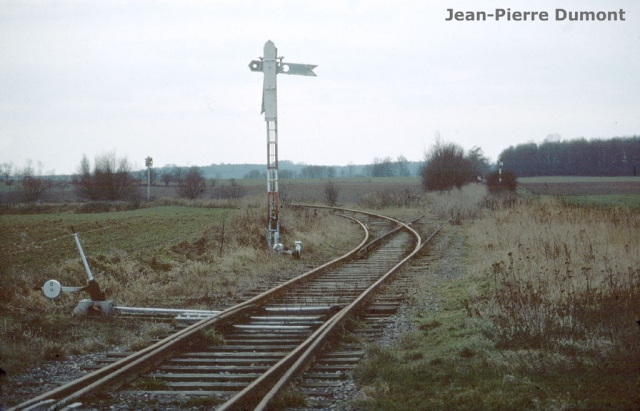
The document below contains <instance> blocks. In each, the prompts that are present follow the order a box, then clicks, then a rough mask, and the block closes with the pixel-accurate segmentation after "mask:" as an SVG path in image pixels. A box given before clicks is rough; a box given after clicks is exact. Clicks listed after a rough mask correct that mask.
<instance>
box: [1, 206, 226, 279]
mask: <svg viewBox="0 0 640 411" xmlns="http://www.w3.org/2000/svg"><path fill="white" fill-rule="evenodd" d="M229 212H230V210H228V209H220V208H197V207H179V206H166V207H150V208H143V209H138V210H131V211H119V212H108V213H91V214H68V213H65V214H35V215H2V216H0V237H2V242H0V255H2V262H1V263H0V264H1V266H0V268H4V269H7V268H9V267H22V268H25V269H35V270H37V269H40V268H42V267H46V266H48V265H51V264H52V263H56V262H61V261H65V260H68V259H73V258H76V259H77V258H79V254H78V249H77V247H76V244H75V240H74V238H73V236H72V234H71V229H70V227H71V226H73V227H74V228H75V230H76V232H77V233H78V234H79V236H80V239H81V241H82V245H83V248H84V251H85V253H87V255H91V254H92V253H103V252H108V251H109V250H111V249H119V250H124V251H127V252H135V251H141V250H144V249H147V248H151V247H161V246H168V245H172V244H177V243H180V242H181V241H183V240H194V239H195V238H197V237H198V236H202V233H203V231H204V229H205V228H206V227H207V226H209V225H213V224H215V223H217V222H218V221H220V219H221V218H223V217H225V216H227V215H228V213H229ZM231 212H232V211H231Z"/></svg>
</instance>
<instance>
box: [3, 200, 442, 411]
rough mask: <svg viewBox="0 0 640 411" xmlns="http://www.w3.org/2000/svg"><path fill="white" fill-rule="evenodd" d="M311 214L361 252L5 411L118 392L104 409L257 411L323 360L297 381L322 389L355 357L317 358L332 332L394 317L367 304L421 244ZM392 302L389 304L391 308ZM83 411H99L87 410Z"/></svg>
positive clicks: (368, 221)
mask: <svg viewBox="0 0 640 411" xmlns="http://www.w3.org/2000/svg"><path fill="white" fill-rule="evenodd" d="M318 208H322V209H325V210H327V211H330V212H339V213H341V215H343V216H345V217H346V218H350V219H351V220H353V221H355V222H356V223H357V224H360V226H361V227H362V229H363V232H364V239H363V241H362V242H361V244H359V245H358V247H356V248H355V249H353V250H351V251H349V252H348V253H346V254H345V255H344V256H342V257H340V258H339V259H336V260H333V261H331V262H329V263H327V264H325V265H323V266H321V267H318V268H316V269H314V270H311V271H309V272H307V273H305V274H303V275H301V276H299V277H296V278H294V279H292V280H289V281H286V282H284V283H283V284H280V285H277V286H276V287H273V288H271V289H269V290H266V291H264V292H261V293H259V294H258V295H256V296H254V297H252V298H249V299H248V300H247V301H244V302H242V303H240V304H237V305H235V306H233V307H230V308H227V309H225V310H223V311H221V312H220V313H219V314H216V315H213V316H211V317H209V318H206V319H204V320H200V321H197V322H195V323H194V324H191V325H188V326H185V327H184V328H183V329H181V330H179V331H177V332H176V333H174V334H173V335H171V336H169V337H167V338H165V339H163V340H161V341H158V342H157V343H155V344H153V345H151V346H150V347H147V348H145V349H143V350H141V351H138V352H135V353H118V354H112V355H109V356H107V357H106V358H105V359H104V361H103V363H104V366H102V367H101V368H99V369H97V370H95V371H94V372H92V373H90V374H88V375H86V376H84V377H82V378H80V379H78V380H75V381H73V382H71V383H68V384H65V385H63V386H61V387H58V388H56V389H54V390H52V391H50V392H47V393H44V394H42V395H40V396H38V397H36V398H34V399H32V400H30V401H27V402H24V403H22V404H19V405H17V406H15V407H13V408H10V409H9V410H10V411H11V410H15V411H18V410H35V409H43V410H44V409H46V410H70V409H87V408H85V407H87V406H88V405H87V404H84V405H83V404H82V402H81V401H83V402H85V403H87V400H86V398H87V396H88V395H90V394H92V393H96V392H105V391H107V390H115V389H116V388H120V390H119V391H117V394H113V395H112V396H111V397H112V399H111V401H110V404H113V401H114V400H113V398H116V400H115V401H116V402H117V401H119V400H120V401H123V402H128V401H130V400H131V399H132V398H134V399H135V398H138V399H139V398H145V396H146V395H153V396H162V395H170V396H182V397H184V396H189V397H192V396H207V397H209V398H215V399H216V401H218V407H217V409H219V410H233V409H256V410H258V409H265V408H266V407H267V406H268V404H269V403H270V402H271V401H273V399H274V397H275V396H276V395H277V393H278V391H279V390H281V389H282V388H283V387H284V386H286V385H287V384H288V383H289V382H290V381H291V380H292V378H294V377H295V376H297V375H301V374H300V373H301V372H302V371H303V370H304V369H305V367H308V366H309V364H311V361H312V360H313V359H314V357H316V356H320V357H321V356H322V355H324V356H325V364H324V365H325V366H326V367H325V368H320V369H316V370H317V371H316V372H312V373H311V374H309V373H307V374H305V375H307V376H308V375H311V376H312V378H311V379H313V378H314V377H315V378H316V379H322V378H328V379H331V376H330V375H329V371H331V370H333V371H335V370H337V369H338V368H336V367H338V366H337V365H335V364H340V363H342V364H347V363H349V362H353V361H355V360H357V358H359V356H361V354H362V353H361V352H360V351H358V352H355V351H353V350H352V351H348V350H347V351H344V352H335V351H334V352H333V353H331V352H328V351H326V350H325V351H324V353H321V351H320V350H321V349H322V348H324V347H326V344H327V342H328V341H332V340H333V341H335V339H336V337H335V336H336V333H337V332H339V331H340V327H339V325H340V324H342V322H343V321H344V320H345V319H346V318H347V317H348V316H351V315H354V313H356V311H357V310H359V309H362V307H365V306H367V304H368V303H371V304H369V307H370V308H369V310H368V311H369V312H373V313H375V312H377V313H378V314H384V313H385V311H386V312H391V311H393V310H392V309H391V308H390V306H393V304H388V303H389V301H391V299H393V298H391V297H387V299H386V300H384V299H382V300H381V299H378V300H377V301H376V300H374V299H373V297H374V296H375V293H376V291H377V290H378V289H379V288H380V287H381V286H382V285H383V284H385V283H386V282H387V281H389V280H390V279H391V278H392V276H393V275H394V273H395V272H396V271H397V270H398V269H399V268H400V267H401V266H402V265H403V264H404V263H406V262H407V261H409V260H410V259H411V257H412V256H414V255H415V254H416V253H418V252H419V250H420V249H421V247H422V246H423V244H424V242H423V240H422V238H421V237H420V235H419V234H418V233H417V232H416V231H415V230H413V229H412V228H411V227H410V226H409V225H407V224H405V223H402V222H400V221H397V220H394V219H391V218H389V217H385V216H381V215H376V214H371V213H364V212H360V211H354V210H346V209H334V208H328V207H318ZM347 214H349V215H348V216H347ZM356 216H357V218H356ZM395 227H399V228H401V229H400V230H394V229H393V228H395ZM384 232H387V233H388V235H386V236H384V235H383V233H384ZM372 234H373V235H372ZM433 235H435V232H434V234H432V236H433ZM432 236H431V237H432ZM372 237H376V239H375V240H373V241H372V240H371V238H372ZM427 241H428V239H427ZM363 249H367V250H368V252H367V255H366V257H363V255H362V254H361V255H360V256H359V258H358V255H357V253H358V251H360V250H363ZM390 298H391V299H390ZM394 298H395V299H394V300H393V301H394V304H395V302H397V301H398V299H397V296H395V297H394ZM385 301H386V303H385ZM371 307H373V308H371ZM378 320H380V318H378ZM212 329H215V333H213V335H214V337H215V338H214V340H213V341H211V340H210V339H209V340H208V339H207V338H205V337H204V336H206V335H207V333H208V335H209V336H211V335H212V332H211V330H212ZM329 337H331V339H330V338H329ZM330 363H333V364H334V368H333V369H332V368H331V364H330ZM327 367H328V368H327ZM333 371H331V372H333ZM325 385H326V384H325ZM310 388H313V383H311V387H310ZM114 392H115V391H114ZM309 393H310V394H313V390H311V391H309ZM118 399H119V400H118ZM96 407H97V408H96ZM108 408H109V407H107V409H108ZM89 409H100V406H99V405H98V404H92V405H91V408H89Z"/></svg>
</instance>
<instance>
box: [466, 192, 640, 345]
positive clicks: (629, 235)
mask: <svg viewBox="0 0 640 411" xmlns="http://www.w3.org/2000/svg"><path fill="white" fill-rule="evenodd" d="M639 229H640V215H639V214H638V213H636V212H632V211H628V210H625V209H605V208H585V207H575V206H567V205H563V204H561V203H559V202H558V201H556V200H554V199H544V200H540V201H535V202H534V201H519V202H518V203H517V204H515V205H514V206H511V207H507V208H502V209H496V210H493V211H491V212H490V213H489V214H488V216H487V218H484V219H481V220H478V221H476V222H475V223H474V227H473V233H474V236H475V237H474V239H473V241H474V243H475V244H477V245H478V246H477V249H476V250H477V256H476V259H475V261H476V264H477V265H478V269H480V270H482V271H483V272H484V273H485V274H486V275H487V276H488V278H489V280H490V282H491V283H492V284H491V285H492V288H491V290H490V291H489V292H488V293H487V294H486V295H485V296H483V299H484V300H482V301H481V300H478V301H477V304H478V308H477V310H478V311H479V312H480V313H481V314H482V315H483V316H487V317H489V318H491V319H492V320H493V321H494V322H495V323H496V331H495V335H496V338H497V339H498V341H500V343H501V344H503V345H505V346H525V347H526V346H529V347H546V348H549V349H555V350H559V351H562V352H570V353H573V352H592V351H593V352H600V351H603V350H605V351H606V350H609V349H610V348H612V347H618V348H620V349H630V348H631V347H632V346H633V345H635V343H636V340H637V336H638V332H637V331H638V330H637V325H636V324H635V321H636V320H637V319H638V318H639V317H640V307H638V305H637V301H638V299H639V297H640V251H639V250H640V230H639Z"/></svg>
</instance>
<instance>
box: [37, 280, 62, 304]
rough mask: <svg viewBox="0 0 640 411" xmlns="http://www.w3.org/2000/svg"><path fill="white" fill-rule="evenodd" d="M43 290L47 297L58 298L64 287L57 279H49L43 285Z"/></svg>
mask: <svg viewBox="0 0 640 411" xmlns="http://www.w3.org/2000/svg"><path fill="white" fill-rule="evenodd" d="M42 291H43V292H44V295H45V296H46V297H47V298H51V299H54V298H57V297H58V296H59V295H60V291H62V287H61V286H60V283H59V282H58V281H56V280H49V281H47V282H46V283H44V286H42Z"/></svg>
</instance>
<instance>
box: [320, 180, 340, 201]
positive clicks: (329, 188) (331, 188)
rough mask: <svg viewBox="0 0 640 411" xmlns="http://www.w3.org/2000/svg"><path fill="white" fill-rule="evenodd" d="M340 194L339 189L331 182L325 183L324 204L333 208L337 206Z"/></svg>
mask: <svg viewBox="0 0 640 411" xmlns="http://www.w3.org/2000/svg"><path fill="white" fill-rule="evenodd" d="M339 194H340V188H339V187H338V186H337V185H336V184H335V183H334V182H333V181H327V182H326V183H325V184H324V202H325V204H327V205H329V206H335V205H337V204H338V196H339Z"/></svg>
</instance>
